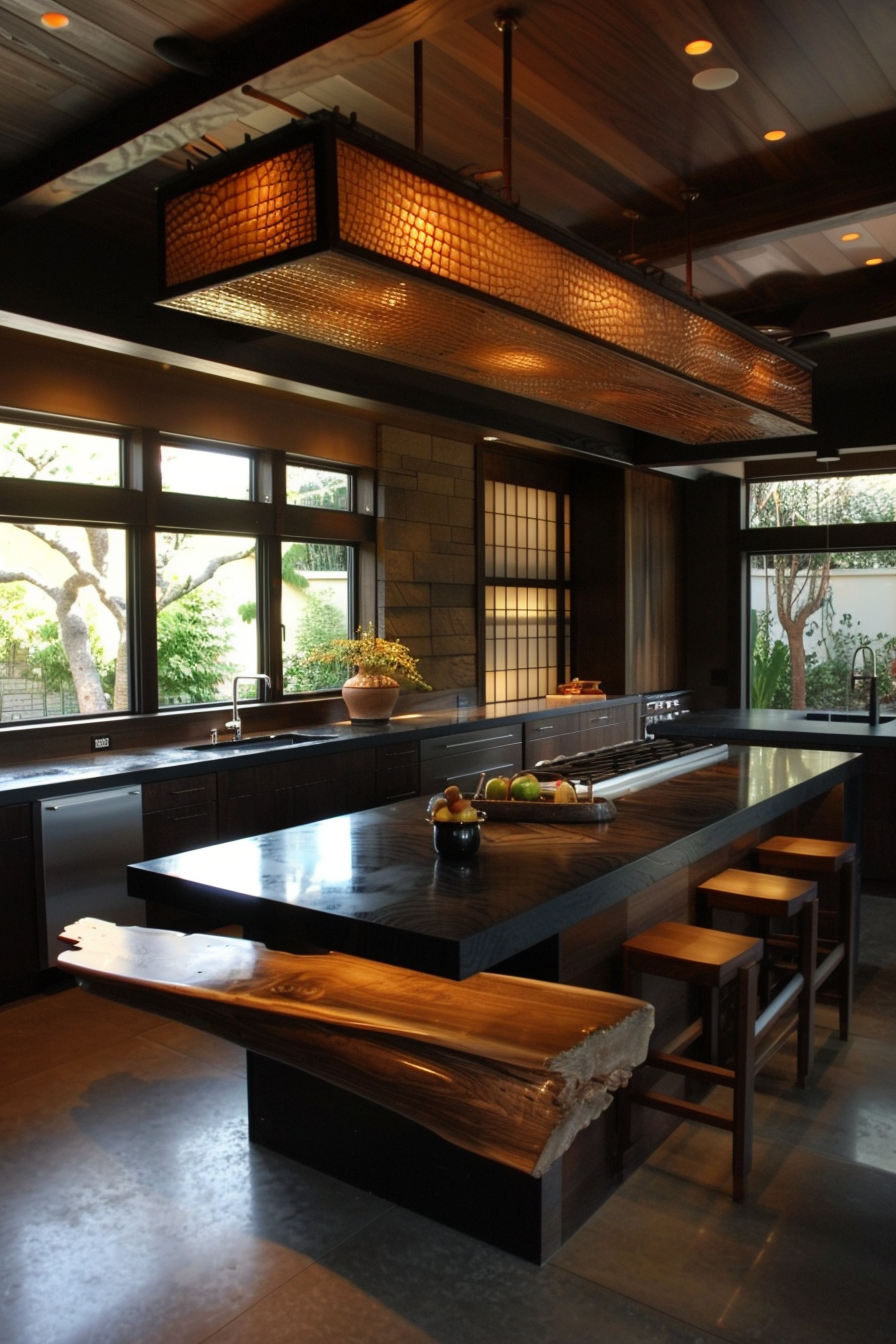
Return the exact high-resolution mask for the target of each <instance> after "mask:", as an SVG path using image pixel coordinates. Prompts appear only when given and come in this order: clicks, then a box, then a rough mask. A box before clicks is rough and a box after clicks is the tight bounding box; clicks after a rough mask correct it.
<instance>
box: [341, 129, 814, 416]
mask: <svg viewBox="0 0 896 1344" xmlns="http://www.w3.org/2000/svg"><path fill="white" fill-rule="evenodd" d="M337 154H338V166H339V232H340V236H341V237H342V238H343V239H344V240H345V241H346V242H348V243H354V244H356V245H357V246H359V247H363V248H364V249H365V250H366V251H368V252H372V253H376V254H377V255H379V256H384V257H390V258H391V259H392V260H394V261H399V262H403V263H404V264H405V265H408V266H413V267H414V268H415V269H417V270H421V271H426V272H428V273H429V274H431V275H438V276H440V277H441V278H442V279H445V280H454V281H456V282H457V283H458V284H462V285H465V286H467V287H469V288H470V289H473V290H476V291H477V292H478V293H480V294H487V295H489V296H490V297H491V298H495V299H502V300H504V301H505V302H507V303H512V304H515V305H516V306H517V307H520V308H524V309H526V310H527V311H529V312H532V313H539V314H540V315H541V316H543V317H547V318H550V319H551V320H553V321H555V322H560V323H562V324H563V325H564V326H566V327H570V328H572V329H573V330H576V331H581V332H584V333H585V334H587V335H589V336H595V337H597V338H598V339H599V340H602V341H607V342H609V343H611V344H613V345H617V346H620V347H621V348H623V349H624V350H628V351H631V352H632V353H633V354H638V355H640V356H642V357H643V358H645V359H650V360H654V361H655V362H656V363H658V364H662V365H663V366H664V367H666V368H669V369H673V370H675V371H676V372H679V373H683V374H685V375H686V376H687V377H689V378H699V379H700V381H701V382H705V383H710V384H712V385H713V386H715V387H722V388H724V389H725V390H726V391H728V392H734V393H735V394H736V395H737V396H742V397H749V398H751V399H754V400H755V399H758V400H761V401H762V402H764V403H765V404H766V405H767V406H769V407H770V408H773V409H775V410H779V411H783V412H784V413H786V414H788V415H793V416H795V417H796V418H798V419H799V418H804V419H806V420H807V421H808V420H809V418H810V415H811V407H810V404H809V397H808V390H809V382H808V375H807V374H805V373H804V371H803V370H800V369H797V368H796V367H795V366H794V365H793V364H792V363H791V362H790V361H789V360H787V359H786V357H783V356H781V355H779V354H777V353H776V352H774V351H770V350H766V349H765V348H763V347H760V346H756V345H754V344H752V342H750V341H748V340H746V339H745V338H744V337H742V336H739V335H738V334H737V333H736V332H733V331H729V330H728V329H727V328H726V327H720V326H717V325H716V323H714V322H712V321H710V320H709V319H708V318H705V317H702V316H701V315H700V314H699V313H695V312H693V311H692V310H691V309H689V308H685V307H683V306H681V305H679V304H675V303H670V302H669V300H668V299H665V298H664V297H663V296H662V295H660V294H656V293H654V292H653V291H652V290H648V289H644V288H643V287H642V286H640V285H636V284H634V283H632V282H630V281H627V280H625V279H623V278H622V277H621V276H618V275H615V274H614V273H613V272H612V271H607V270H604V269H603V268H602V267H600V266H598V265H597V264H596V263H595V262H593V261H590V260H588V259H587V258H585V257H580V256H578V255H577V254H576V253H574V252H570V251H567V250H566V249H565V248H563V247H561V246H560V245H559V244H558V243H555V242H553V241H551V240H550V239H548V238H543V237H541V235H539V234H537V233H533V232H531V231H530V230H529V229H527V228H525V227H523V226H522V225H520V224H517V223H515V222H514V221H513V220H509V219H506V218H504V216H502V215H498V214H496V213H495V212H494V211H492V210H489V209H488V208H487V207H486V206H483V205H478V204H476V203H475V202H473V201H469V200H467V199H466V198H464V197H462V196H459V195H456V194H455V193H453V192H451V191H448V190H446V189H445V188H443V187H440V186H436V185H434V184H432V183H430V182H427V181H426V180H424V179H422V178H420V177H418V176H416V175H415V174H413V173H411V172H409V171H408V170H407V169H405V168H401V167H399V166H398V165H396V164H393V163H388V162H386V161H385V160H383V159H380V158H377V157H376V156H374V155H373V154H370V153H367V152H366V151H365V150H363V149H360V148H359V147H358V146H356V145H352V144H347V143H345V142H342V141H340V142H339V143H338V145H337ZM798 374H803V375H804V376H803V377H802V378H800V379H798V381H799V383H800V387H799V388H796V387H794V381H795V375H798ZM759 389H761V392H762V395H761V396H760V397H758V398H757V396H756V393H757V390H759Z"/></svg>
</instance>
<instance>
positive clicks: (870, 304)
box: [712, 261, 896, 356]
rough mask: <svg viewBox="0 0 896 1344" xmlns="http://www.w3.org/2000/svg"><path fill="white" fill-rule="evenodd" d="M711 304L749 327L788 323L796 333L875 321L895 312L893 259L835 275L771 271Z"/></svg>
mask: <svg viewBox="0 0 896 1344" xmlns="http://www.w3.org/2000/svg"><path fill="white" fill-rule="evenodd" d="M712 306H713V307H714V308H719V309H721V311H722V312H724V313H728V314H729V316H731V317H736V318H737V319H738V320H739V321H741V322H745V323H747V324H749V325H751V326H759V325H768V324H772V323H775V324H780V325H782V326H786V327H789V328H790V330H791V331H792V332H793V333H794V335H796V336H798V335H800V334H801V333H808V332H813V331H822V330H831V329H832V328H837V327H849V326H853V325H854V324H856V323H860V322H877V321H880V320H881V319H882V318H887V317H893V316H894V315H896V261H891V262H885V263H884V264H883V265H880V266H856V267H850V269H849V270H848V271H838V272H837V273H836V274H834V275H815V276H809V275H803V274H800V273H798V272H791V271H788V272H782V271H776V272H774V273H773V274H771V275H767V276H762V277H761V278H760V279H758V280H756V281H755V282H754V283H753V284H752V285H750V286H749V288H747V289H738V290H732V291H730V292H729V293H728V294H716V295H714V296H713V299H712ZM806 353H808V354H809V355H810V356H812V351H807V352H806Z"/></svg>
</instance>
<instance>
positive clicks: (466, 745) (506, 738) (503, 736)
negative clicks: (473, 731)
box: [444, 733, 515, 751]
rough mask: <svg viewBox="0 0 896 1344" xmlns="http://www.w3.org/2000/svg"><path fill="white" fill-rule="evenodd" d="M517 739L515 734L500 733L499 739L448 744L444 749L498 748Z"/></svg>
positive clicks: (491, 738)
mask: <svg viewBox="0 0 896 1344" xmlns="http://www.w3.org/2000/svg"><path fill="white" fill-rule="evenodd" d="M513 741H515V737H514V734H513V733H499V734H498V735H497V737H477V738H476V739H475V740H474V741H472V742H471V741H470V740H469V738H468V739H467V740H466V741H465V742H446V743H444V748H445V750H446V751H469V750H470V747H483V746H491V747H494V746H497V744H498V743H499V742H513Z"/></svg>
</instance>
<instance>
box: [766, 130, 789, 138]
mask: <svg viewBox="0 0 896 1344" xmlns="http://www.w3.org/2000/svg"><path fill="white" fill-rule="evenodd" d="M786 134H787V132H786V131H766V133H765V135H764V136H763V137H762V138H763V140H783V139H784V137H785V135H786Z"/></svg>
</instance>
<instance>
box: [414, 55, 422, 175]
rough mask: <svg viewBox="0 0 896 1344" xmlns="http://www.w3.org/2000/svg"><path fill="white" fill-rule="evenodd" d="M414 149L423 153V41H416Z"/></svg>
mask: <svg viewBox="0 0 896 1344" xmlns="http://www.w3.org/2000/svg"><path fill="white" fill-rule="evenodd" d="M414 149H415V150H416V152H417V153H418V154H422V153H423V42H422V41H420V40H418V41H416V42H415V43H414Z"/></svg>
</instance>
